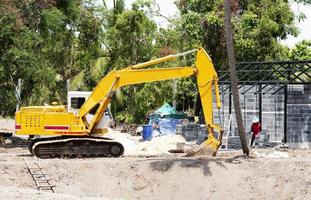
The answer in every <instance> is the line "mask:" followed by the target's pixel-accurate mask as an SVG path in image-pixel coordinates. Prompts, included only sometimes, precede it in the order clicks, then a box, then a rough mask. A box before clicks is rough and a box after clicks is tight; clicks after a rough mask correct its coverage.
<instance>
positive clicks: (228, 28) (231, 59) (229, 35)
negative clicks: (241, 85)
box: [224, 0, 249, 156]
mask: <svg viewBox="0 0 311 200" xmlns="http://www.w3.org/2000/svg"><path fill="white" fill-rule="evenodd" d="M224 10H225V32H226V46H227V53H228V64H229V71H230V79H231V87H232V96H233V105H234V110H235V117H236V122H237V125H238V131H239V135H240V140H241V146H242V150H243V154H244V155H246V156H248V155H249V148H248V144H247V140H246V135H245V129H244V126H243V118H242V112H241V106H240V99H239V89H238V76H237V72H236V60H235V56H234V45H233V31H232V24H231V0H225V1H224Z"/></svg>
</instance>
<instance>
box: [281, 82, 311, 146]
mask: <svg viewBox="0 0 311 200" xmlns="http://www.w3.org/2000/svg"><path fill="white" fill-rule="evenodd" d="M287 110H288V111H287V112H288V114H287V141H288V143H289V145H290V146H292V147H302V148H303V147H307V148H310V147H311V85H305V86H303V85H291V86H289V87H288V106H287Z"/></svg>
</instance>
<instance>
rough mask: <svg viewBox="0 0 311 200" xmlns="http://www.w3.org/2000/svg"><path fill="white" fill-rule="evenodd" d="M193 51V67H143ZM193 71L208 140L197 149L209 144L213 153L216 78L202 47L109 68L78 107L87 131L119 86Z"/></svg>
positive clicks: (215, 149) (215, 145) (219, 136)
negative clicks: (194, 58)
mask: <svg viewBox="0 0 311 200" xmlns="http://www.w3.org/2000/svg"><path fill="white" fill-rule="evenodd" d="M194 51H196V52H197V55H196V62H195V67H175V68H155V69H150V68H149V69H144V68H146V67H149V66H151V65H155V64H159V63H163V62H167V61H170V60H174V59H176V58H178V57H179V56H183V55H186V54H189V53H193V52H194ZM192 75H195V76H196V79H197V85H198V90H199V93H200V98H201V102H202V108H203V113H204V118H205V122H206V126H207V129H208V140H206V141H205V142H204V143H203V144H202V145H201V146H200V148H199V149H197V150H196V151H199V150H201V149H202V148H205V147H206V146H209V147H212V150H213V154H216V151H217V149H218V148H219V146H220V145H221V138H222V132H223V130H222V128H221V127H220V126H218V125H216V124H214V120H213V88H214V91H215V98H216V105H217V108H218V109H220V108H221V103H220V97H219V92H218V83H217V81H218V78H217V73H216V71H215V68H214V66H213V63H212V61H211V59H210V57H209V56H208V54H207V53H206V52H205V50H204V49H203V48H199V49H198V50H192V51H189V52H185V53H181V54H176V55H170V56H166V57H164V58H160V59H156V60H153V61H148V62H145V63H141V64H137V65H134V66H130V67H127V68H124V69H121V70H117V71H112V72H110V73H109V74H107V75H106V76H105V77H104V78H102V80H100V82H99V83H98V84H97V86H96V87H95V88H94V90H93V92H92V94H91V96H90V97H89V98H88V100H87V101H86V102H85V103H84V104H83V105H82V107H81V108H80V110H79V113H78V116H79V117H81V118H82V119H84V120H83V121H84V122H85V123H86V125H87V128H88V130H89V132H90V133H92V132H93V131H94V129H95V128H96V126H97V124H98V123H99V121H100V119H101V117H102V115H103V113H104V111H105V109H106V108H107V106H108V105H109V103H110V101H111V98H112V96H113V93H114V91H115V90H117V89H118V88H121V87H124V86H129V85H134V84H139V83H146V82H154V81H162V80H168V79H174V78H181V77H189V76H192ZM96 106H98V108H97V110H96V113H95V116H94V118H93V119H92V121H91V123H87V122H86V119H85V115H86V114H87V113H89V112H90V111H91V110H92V109H93V108H94V107H96ZM214 129H216V130H218V132H219V135H218V140H217V139H215V137H214V134H213V132H214Z"/></svg>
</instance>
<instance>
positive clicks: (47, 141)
mask: <svg viewBox="0 0 311 200" xmlns="http://www.w3.org/2000/svg"><path fill="white" fill-rule="evenodd" d="M29 150H30V152H31V153H32V154H33V155H35V156H36V157H38V158H90V157H119V156H122V155H123V153H124V147H123V145H122V144H121V143H119V142H116V141H113V140H111V139H109V138H102V137H87V136H86V137H64V136H63V137H51V138H39V139H34V140H33V141H32V142H31V143H30V145H29Z"/></svg>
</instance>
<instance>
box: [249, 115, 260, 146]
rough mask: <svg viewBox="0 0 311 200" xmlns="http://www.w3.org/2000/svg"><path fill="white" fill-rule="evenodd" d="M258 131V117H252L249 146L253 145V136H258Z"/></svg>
mask: <svg viewBox="0 0 311 200" xmlns="http://www.w3.org/2000/svg"><path fill="white" fill-rule="evenodd" d="M260 131H261V124H260V123H259V119H258V118H257V117H254V119H253V123H252V126H251V132H252V140H251V147H252V146H253V143H254V141H255V138H256V137H258V136H259V133H260Z"/></svg>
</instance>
